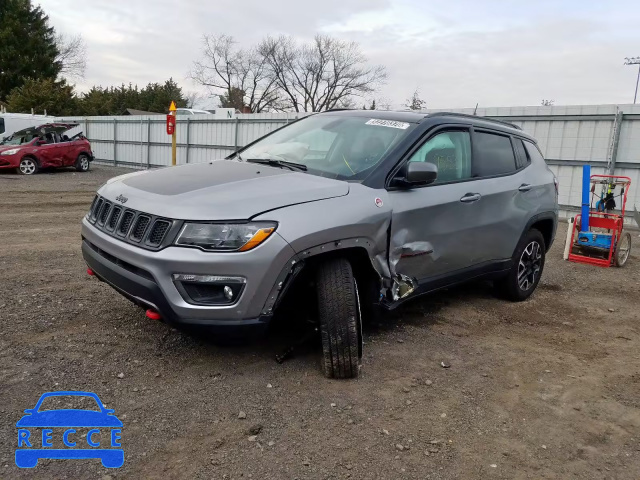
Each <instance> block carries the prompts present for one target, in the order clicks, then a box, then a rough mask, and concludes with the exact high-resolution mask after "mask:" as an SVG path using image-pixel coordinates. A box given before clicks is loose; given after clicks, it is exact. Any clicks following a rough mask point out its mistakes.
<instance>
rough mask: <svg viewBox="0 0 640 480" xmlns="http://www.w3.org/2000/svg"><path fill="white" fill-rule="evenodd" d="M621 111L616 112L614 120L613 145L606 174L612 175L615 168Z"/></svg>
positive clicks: (621, 117)
mask: <svg viewBox="0 0 640 480" xmlns="http://www.w3.org/2000/svg"><path fill="white" fill-rule="evenodd" d="M623 117H624V113H623V112H618V114H617V115H616V119H615V121H614V128H615V130H614V132H613V147H612V149H611V162H610V163H609V172H608V175H613V174H614V172H615V169H616V157H617V156H618V145H619V144H620V131H621V130H622V119H623Z"/></svg>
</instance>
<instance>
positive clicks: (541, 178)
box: [82, 111, 558, 378]
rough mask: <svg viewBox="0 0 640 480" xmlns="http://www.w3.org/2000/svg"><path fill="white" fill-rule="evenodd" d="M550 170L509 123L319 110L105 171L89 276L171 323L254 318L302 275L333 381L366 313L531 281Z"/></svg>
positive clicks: (226, 325)
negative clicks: (192, 152)
mask: <svg viewBox="0 0 640 480" xmlns="http://www.w3.org/2000/svg"><path fill="white" fill-rule="evenodd" d="M557 213H558V203H557V182H556V179H555V176H554V175H553V173H552V172H551V171H550V170H549V168H547V165H546V164H545V161H544V159H543V157H542V154H541V153H540V150H539V149H538V147H537V145H536V141H535V139H533V138H532V137H530V136H529V135H527V134H526V133H524V132H523V131H522V130H521V129H519V128H518V127H516V126H514V125H511V124H507V123H503V122H499V121H495V120H490V119H486V118H480V117H474V116H466V115H459V114H451V113H435V114H428V115H427V114H424V113H415V112H380V111H330V112H326V113H321V114H316V115H312V116H309V117H306V118H303V119H301V120H298V121H296V122H294V123H291V124H289V125H287V126H285V127H283V128H281V129H279V130H276V131H274V132H272V133H271V134H269V135H267V136H265V137H263V138H261V139H259V140H257V141H255V142H253V143H252V144H250V145H248V146H247V147H245V148H244V149H242V150H241V151H239V152H238V153H236V154H234V155H232V156H230V157H229V158H227V159H226V160H223V161H214V162H210V163H205V164H194V165H185V166H180V167H174V168H166V169H162V170H156V171H141V172H135V173H132V174H128V175H123V176H121V177H117V178H115V179H112V180H111V181H109V182H108V183H107V184H106V185H104V186H103V187H102V188H100V190H99V191H98V195H97V196H96V198H95V199H94V201H93V204H92V206H91V209H90V211H89V213H88V214H87V216H86V217H85V218H84V220H83V222H82V252H83V255H84V258H85V260H86V263H87V265H88V267H89V268H88V273H90V274H94V275H95V276H96V277H97V278H99V279H100V280H103V281H105V282H107V283H108V284H109V285H111V286H112V287H113V288H115V289H116V290H117V291H118V292H119V293H121V294H122V295H124V296H125V297H127V298H129V299H130V300H132V301H133V302H135V303H136V304H138V305H140V306H142V307H143V308H145V309H147V315H148V316H149V317H151V318H158V319H160V318H161V319H163V320H164V321H166V322H168V323H171V324H174V325H176V324H200V325H206V326H209V327H211V328H215V329H218V330H219V332H221V334H225V333H228V334H231V333H232V331H234V330H241V331H245V330H246V331H248V330H255V329H261V328H265V327H266V326H267V325H268V324H269V321H270V320H271V319H272V317H273V315H274V312H276V311H277V309H278V307H279V305H281V303H282V300H283V298H286V297H287V292H291V291H292V288H291V287H292V286H293V287H299V284H300V282H301V278H306V279H312V282H305V286H306V285H308V284H310V285H311V287H310V288H311V291H312V294H313V298H314V299H315V300H316V301H317V308H315V309H314V311H317V313H316V314H315V318H316V321H317V324H318V330H319V331H320V334H321V338H322V348H323V361H322V365H323V369H324V372H325V374H326V375H327V376H328V377H335V378H348V377H355V376H357V375H358V368H359V359H360V357H361V355H362V333H361V329H362V327H361V324H362V317H363V316H365V317H366V316H367V315H369V314H373V313H374V312H375V311H377V310H385V309H386V310H390V309H394V308H396V307H398V306H399V305H401V304H402V303H403V302H404V301H406V300H409V299H411V298H415V297H417V296H419V295H421V294H424V293H427V292H433V291H434V290H438V289H441V288H443V287H448V286H450V285H453V284H457V283H460V282H464V281H466V280H470V279H477V278H488V279H492V280H493V281H494V283H495V285H496V287H497V289H498V290H499V291H500V292H502V294H503V296H505V297H507V298H509V299H511V300H516V301H517V300H524V299H526V298H527V297H529V295H531V294H532V292H533V291H534V290H535V288H536V286H537V284H538V282H539V281H540V276H541V274H542V271H543V268H544V260H545V253H546V252H547V251H548V250H549V248H550V246H551V244H552V242H553V239H554V236H555V231H556V223H557Z"/></svg>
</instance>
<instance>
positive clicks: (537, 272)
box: [495, 228, 545, 302]
mask: <svg viewBox="0 0 640 480" xmlns="http://www.w3.org/2000/svg"><path fill="white" fill-rule="evenodd" d="M544 261H545V243H544V237H543V236H542V233H540V231H539V230H536V229H535V228H532V229H531V230H529V231H528V232H527V233H526V234H525V235H524V236H523V237H522V238H521V239H520V241H519V242H518V245H517V246H516V249H515V251H514V252H513V257H512V267H511V270H509V273H508V274H507V276H505V277H504V278H501V279H500V280H497V281H496V282H495V286H496V289H497V291H498V293H499V294H500V295H501V296H503V297H505V298H507V299H508V300H511V301H514V302H521V301H523V300H526V299H527V298H529V297H530V296H531V294H532V293H533V292H534V290H535V289H536V287H537V286H538V282H540V277H541V276H542V271H543V270H544Z"/></svg>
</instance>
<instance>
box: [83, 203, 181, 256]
mask: <svg viewBox="0 0 640 480" xmlns="http://www.w3.org/2000/svg"><path fill="white" fill-rule="evenodd" d="M86 218H87V220H88V221H89V222H90V223H92V224H93V226H94V228H96V229H98V230H100V231H101V232H103V233H105V234H107V235H110V236H112V237H116V238H118V239H119V240H120V241H122V242H125V243H129V244H132V245H136V246H138V247H140V248H145V249H147V250H159V249H160V248H162V247H163V246H166V243H167V242H166V240H167V237H168V236H169V235H170V232H174V235H175V233H176V231H175V229H174V228H173V227H174V226H176V228H177V227H178V225H175V221H174V220H171V219H169V218H162V217H157V216H155V215H151V214H148V213H144V212H140V211H137V210H133V209H130V208H126V207H125V206H124V205H120V204H119V203H115V202H111V201H109V200H106V199H105V198H104V197H102V196H100V195H96V196H95V198H94V199H93V201H92V202H91V207H90V208H89V213H88V215H87V217H86Z"/></svg>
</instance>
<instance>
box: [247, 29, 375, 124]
mask: <svg viewBox="0 0 640 480" xmlns="http://www.w3.org/2000/svg"><path fill="white" fill-rule="evenodd" d="M258 52H259V53H260V55H261V57H262V58H263V59H265V61H266V63H267V65H268V67H269V75H270V78H271V79H272V80H273V81H274V82H275V84H276V86H277V88H278V90H279V91H280V93H281V101H282V102H283V105H284V106H285V107H286V108H290V109H293V110H295V111H296V112H300V111H312V112H319V111H323V110H329V109H332V108H337V107H341V106H343V105H353V99H354V97H364V96H366V95H368V94H370V93H372V92H374V91H375V90H376V88H377V87H378V86H379V85H380V84H381V83H384V81H385V80H386V71H385V68H384V67H383V66H381V65H374V66H369V65H367V59H366V57H365V56H364V54H363V53H362V52H361V51H360V47H359V45H358V44H357V43H355V42H345V41H342V40H337V39H335V38H331V37H328V36H324V35H317V36H316V37H315V39H314V40H313V41H312V42H310V43H303V44H300V43H298V42H296V41H295V40H294V39H293V38H291V37H287V36H280V37H278V38H273V37H268V38H266V39H265V40H264V41H263V42H262V43H261V44H260V45H259V47H258Z"/></svg>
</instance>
